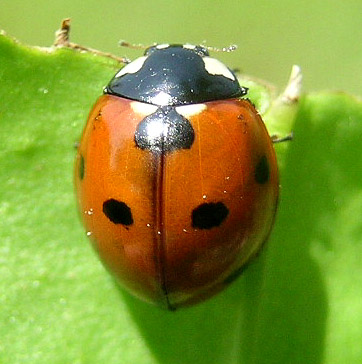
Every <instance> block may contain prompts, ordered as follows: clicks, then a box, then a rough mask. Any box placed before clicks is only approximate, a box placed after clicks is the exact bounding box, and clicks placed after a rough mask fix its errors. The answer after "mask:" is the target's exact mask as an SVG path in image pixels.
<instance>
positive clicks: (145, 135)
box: [135, 106, 195, 152]
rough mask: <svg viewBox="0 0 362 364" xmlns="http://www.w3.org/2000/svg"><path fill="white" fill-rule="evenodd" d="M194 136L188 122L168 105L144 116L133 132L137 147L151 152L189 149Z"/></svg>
mask: <svg viewBox="0 0 362 364" xmlns="http://www.w3.org/2000/svg"><path fill="white" fill-rule="evenodd" d="M194 138H195V133H194V129H193V127H192V125H191V124H190V122H189V121H188V120H187V119H186V118H184V117H183V116H182V115H180V114H179V113H178V112H177V111H176V110H175V108H174V107H170V106H168V107H160V108H158V109H157V110H156V112H154V113H153V114H151V115H149V116H147V117H145V118H144V119H143V120H142V121H141V122H140V123H139V124H138V126H137V130H136V133H135V142H136V145H137V147H139V148H141V149H146V150H150V151H153V152H171V151H173V150H176V149H189V148H191V146H192V143H193V142H194Z"/></svg>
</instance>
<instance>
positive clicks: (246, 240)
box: [75, 44, 279, 310]
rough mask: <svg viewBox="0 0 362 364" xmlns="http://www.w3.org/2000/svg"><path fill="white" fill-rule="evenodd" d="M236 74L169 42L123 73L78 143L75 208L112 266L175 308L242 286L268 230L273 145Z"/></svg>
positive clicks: (274, 196) (139, 290) (140, 291)
mask: <svg viewBox="0 0 362 364" xmlns="http://www.w3.org/2000/svg"><path fill="white" fill-rule="evenodd" d="M247 91H248V90H247V88H246V87H242V86H240V84H239V82H238V80H237V78H236V76H235V74H234V73H233V72H232V71H231V70H230V69H229V68H228V67H226V66H225V65H224V64H223V63H221V62H220V61H218V60H217V59H215V58H212V57H210V55H209V52H208V50H207V49H206V48H205V47H203V46H194V45H188V44H186V45H169V44H161V45H155V46H151V47H149V48H147V49H146V51H145V53H144V55H143V56H142V57H139V58H137V59H136V60H134V61H133V62H131V63H129V64H127V65H126V66H124V67H123V68H122V69H121V70H120V71H119V72H118V73H117V74H116V75H115V76H114V78H113V79H112V80H111V81H110V82H109V84H108V86H107V87H106V88H105V89H104V94H103V95H102V96H100V97H99V99H98V100H97V102H96V104H95V105H94V107H93V109H92V110H91V112H90V115H89V118H88V122H87V124H86V126H85V128H84V131H83V135H82V139H81V142H80V145H79V148H78V152H77V158H76V168H75V185H76V192H77V200H78V206H79V210H80V213H81V216H82V219H83V222H84V225H85V227H86V231H87V235H88V236H89V237H90V238H91V240H92V242H93V245H94V247H95V250H96V251H97V252H98V254H99V256H100V258H101V260H102V261H103V263H104V264H105V266H106V267H107V268H108V269H109V270H110V271H111V272H112V273H113V274H114V275H115V276H116V278H117V279H118V280H119V282H120V283H121V285H123V286H124V287H125V288H126V289H127V290H129V291H130V292H132V293H133V294H134V295H136V296H138V297H139V298H141V299H143V300H145V301H148V302H151V303H155V304H157V305H159V306H161V307H164V308H166V309H169V310H174V309H176V308H178V307H182V306H188V305H192V304H195V303H197V302H200V301H203V300H205V299H207V298H209V297H211V296H212V295H214V294H216V293H217V292H219V291H220V290H222V289H223V288H224V287H226V286H227V285H228V284H229V283H230V282H232V281H234V280H235V279H236V278H237V277H238V276H239V275H240V274H241V272H242V271H243V269H244V268H245V266H246V265H247V264H248V262H250V260H251V259H252V258H253V257H255V256H256V255H257V253H258V252H259V250H260V249H261V247H262V246H263V244H264V242H265V241H266V239H267V238H268V236H269V233H270V231H271V228H272V225H273V222H274V217H275V213H276V209H277V201H278V189H279V184H278V170H277V161H276V156H275V152H274V148H273V144H272V143H273V142H272V139H271V138H270V136H269V134H268V132H267V130H266V127H265V125H264V123H263V121H262V119H261V117H260V115H259V114H258V112H257V111H256V109H255V107H254V106H253V104H252V103H251V102H250V101H249V100H248V99H247V98H246V97H245V96H246V95H247Z"/></svg>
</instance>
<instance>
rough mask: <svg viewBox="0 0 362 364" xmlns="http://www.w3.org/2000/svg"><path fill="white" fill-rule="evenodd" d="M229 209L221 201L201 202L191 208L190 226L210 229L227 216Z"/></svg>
mask: <svg viewBox="0 0 362 364" xmlns="http://www.w3.org/2000/svg"><path fill="white" fill-rule="evenodd" d="M228 214H229V210H228V208H227V207H226V206H225V205H224V204H223V203H222V202H217V203H213V202H211V203H203V204H201V205H199V206H198V207H196V208H195V209H194V210H192V214H191V220H192V227H194V228H198V229H211V228H213V227H216V226H219V225H220V224H221V223H222V222H223V221H224V220H225V219H226V217H227V216H228Z"/></svg>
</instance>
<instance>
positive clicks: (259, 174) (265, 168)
mask: <svg viewBox="0 0 362 364" xmlns="http://www.w3.org/2000/svg"><path fill="white" fill-rule="evenodd" d="M268 180H269V163H268V160H267V159H266V156H265V155H264V156H262V157H261V158H260V160H259V162H258V164H257V166H256V168H255V181H256V182H257V183H260V184H264V183H266V182H268Z"/></svg>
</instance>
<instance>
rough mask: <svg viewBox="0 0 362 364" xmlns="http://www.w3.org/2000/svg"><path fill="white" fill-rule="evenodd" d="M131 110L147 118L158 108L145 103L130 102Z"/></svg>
mask: <svg viewBox="0 0 362 364" xmlns="http://www.w3.org/2000/svg"><path fill="white" fill-rule="evenodd" d="M131 108H132V110H133V111H134V112H135V113H136V114H141V115H144V116H148V115H151V114H153V113H154V112H155V111H156V110H157V109H158V106H156V105H152V104H146V103H145V102H139V101H132V102H131Z"/></svg>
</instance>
